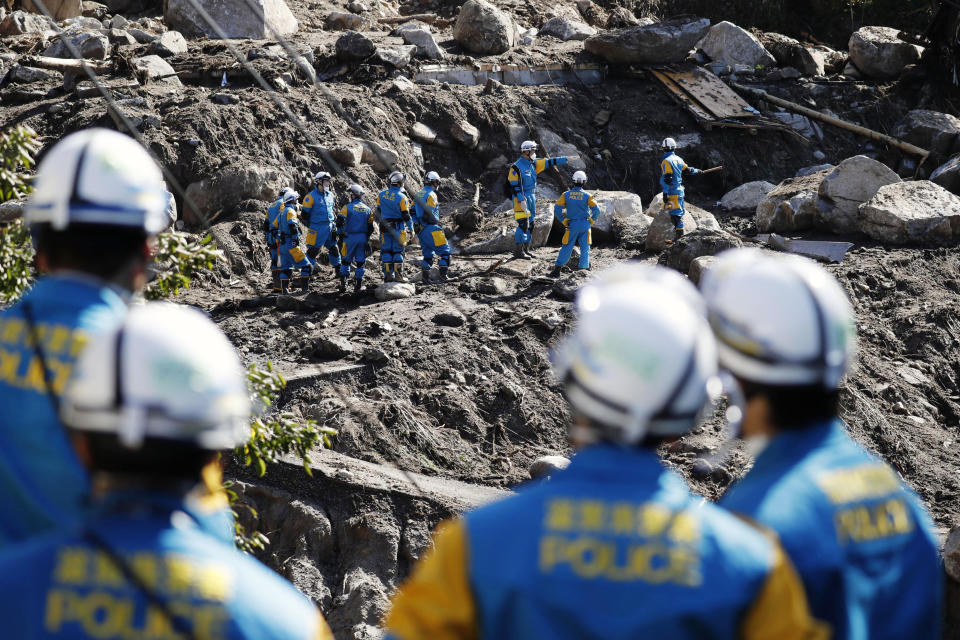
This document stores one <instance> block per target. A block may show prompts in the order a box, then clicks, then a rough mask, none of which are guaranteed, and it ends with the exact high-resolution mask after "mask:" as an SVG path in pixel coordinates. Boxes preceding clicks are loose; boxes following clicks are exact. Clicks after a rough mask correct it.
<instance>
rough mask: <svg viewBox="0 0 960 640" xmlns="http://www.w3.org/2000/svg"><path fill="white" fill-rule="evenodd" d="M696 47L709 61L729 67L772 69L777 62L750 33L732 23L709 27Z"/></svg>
mask: <svg viewBox="0 0 960 640" xmlns="http://www.w3.org/2000/svg"><path fill="white" fill-rule="evenodd" d="M696 47H697V48H698V49H702V50H703V52H704V53H706V54H707V55H708V56H710V59H711V60H714V61H718V62H724V63H726V64H729V65H736V64H743V65H746V66H748V67H750V68H751V69H752V68H756V67H758V66H761V67H772V66H774V65H775V64H776V62H777V61H776V59H775V58H774V57H773V56H772V55H770V52H769V51H767V50H766V49H764V48H763V45H762V44H760V41H759V40H757V38H756V37H755V36H754V35H753V34H752V33H750V32H749V31H746V30H745V29H741V28H740V27H738V26H737V25H735V24H733V23H732V22H726V21H724V22H718V23H717V24H715V25H713V26H712V27H710V29H709V30H708V31H707V33H706V35H704V36H703V39H701V40H700V42H698V43H697V44H696Z"/></svg>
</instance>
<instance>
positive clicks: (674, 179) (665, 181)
mask: <svg viewBox="0 0 960 640" xmlns="http://www.w3.org/2000/svg"><path fill="white" fill-rule="evenodd" d="M688 168H689V167H687V163H686V162H684V161H683V158H681V157H680V156H678V155H677V154H676V153H674V152H673V151H670V152H668V153H665V154H664V155H663V157H662V158H660V190H661V191H662V192H663V195H664V196H668V195H674V196H675V195H679V196H682V195H683V172H684V171H686V170H687V169H688Z"/></svg>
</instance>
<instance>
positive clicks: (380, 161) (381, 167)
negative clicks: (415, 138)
mask: <svg viewBox="0 0 960 640" xmlns="http://www.w3.org/2000/svg"><path fill="white" fill-rule="evenodd" d="M360 144H361V145H362V146H363V151H362V154H361V156H360V160H361V161H362V162H364V163H366V164H369V165H370V166H372V167H373V168H374V169H375V170H377V171H381V172H387V171H393V170H394V169H395V168H396V166H397V162H398V161H399V160H400V156H399V155H398V154H397V152H396V151H394V150H393V149H391V148H390V147H387V146H385V145H383V144H381V143H380V142H377V141H376V140H360Z"/></svg>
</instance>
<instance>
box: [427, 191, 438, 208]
mask: <svg viewBox="0 0 960 640" xmlns="http://www.w3.org/2000/svg"><path fill="white" fill-rule="evenodd" d="M427 205H429V206H431V207H435V206H437V194H436V193H431V194H430V195H429V196H427Z"/></svg>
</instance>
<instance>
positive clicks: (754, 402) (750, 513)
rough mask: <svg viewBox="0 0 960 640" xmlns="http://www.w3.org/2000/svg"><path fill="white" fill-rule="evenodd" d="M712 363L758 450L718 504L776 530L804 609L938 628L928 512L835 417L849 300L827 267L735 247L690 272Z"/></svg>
mask: <svg viewBox="0 0 960 640" xmlns="http://www.w3.org/2000/svg"><path fill="white" fill-rule="evenodd" d="M701 285H702V290H703V293H704V297H705V299H706V302H707V305H708V309H709V318H710V324H711V326H712V327H713V330H714V333H715V334H716V337H717V342H718V346H719V356H720V364H721V366H722V367H724V368H725V369H727V370H728V371H730V372H731V373H732V374H733V375H734V376H735V377H736V378H737V380H738V381H739V383H740V386H741V387H742V389H743V396H744V398H745V410H744V419H743V426H742V435H743V437H744V438H746V439H747V440H748V441H750V442H751V443H752V448H753V449H759V450H760V453H759V455H758V456H757V458H756V462H755V464H754V465H753V467H752V468H751V469H750V470H749V471H748V472H747V474H746V476H744V478H743V479H742V480H740V482H738V483H737V484H735V485H734V486H733V487H732V488H731V489H729V490H728V492H727V494H726V495H725V496H724V497H723V500H722V501H721V505H722V506H724V507H726V508H728V509H730V510H731V511H735V512H738V513H741V514H743V515H745V516H747V517H749V518H751V519H753V520H756V521H757V522H759V523H760V524H762V525H764V526H767V527H769V528H771V529H773V530H774V531H776V532H777V534H778V535H779V536H780V539H781V541H782V543H783V547H784V549H785V550H786V552H787V553H788V554H789V555H790V557H791V559H792V560H793V562H794V564H795V565H796V567H797V571H798V572H799V573H800V577H801V578H802V579H803V583H804V586H805V587H806V592H807V597H808V599H809V601H810V607H811V610H812V611H813V614H814V615H815V616H816V617H817V618H819V619H821V620H824V621H826V622H828V623H829V624H830V625H831V627H832V629H833V634H834V637H835V638H871V639H877V638H890V639H891V640H892V639H893V638H918V639H919V638H927V639H933V638H939V637H940V630H939V626H940V615H941V607H942V597H943V596H942V592H941V590H942V587H943V585H942V578H941V575H942V571H941V568H940V561H939V558H938V554H937V549H938V546H937V542H936V539H935V537H934V534H933V531H932V523H931V521H930V517H929V515H928V514H927V513H926V510H925V509H924V508H923V506H922V504H921V502H920V501H919V499H918V498H917V496H916V495H914V493H913V492H912V491H911V490H909V489H908V488H907V487H906V486H905V485H904V484H903V482H902V481H901V479H900V477H899V475H898V474H897V473H896V472H895V471H894V470H893V469H891V468H890V467H889V466H888V465H887V464H886V463H884V462H883V461H881V460H880V459H878V458H877V457H876V456H874V455H873V454H871V453H868V452H867V451H866V450H864V449H863V448H862V447H861V446H860V445H859V444H857V443H856V442H855V441H854V440H853V439H852V438H851V437H850V435H849V434H848V433H847V430H846V428H845V425H844V423H843V421H842V420H840V418H839V417H838V415H837V411H838V399H839V386H840V381H841V379H842V378H843V376H844V375H845V374H846V373H847V371H848V370H849V368H850V365H851V362H852V360H853V357H854V352H855V341H856V329H855V326H854V316H853V309H852V308H851V306H850V303H849V301H848V300H847V297H846V295H845V293H844V291H843V289H842V288H841V287H840V285H839V283H838V282H837V281H836V280H835V279H834V278H833V276H831V275H830V274H829V273H828V272H827V271H826V270H824V269H823V268H821V267H820V266H818V265H817V264H815V263H814V262H812V261H810V260H807V259H806V258H800V257H798V256H788V255H774V254H767V253H763V252H761V251H759V250H756V249H737V250H733V251H728V252H725V253H723V254H721V255H720V257H719V260H718V261H717V263H716V264H715V265H714V266H713V267H711V268H710V270H709V271H707V273H706V274H705V275H704V278H703V281H702V283H701Z"/></svg>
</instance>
